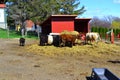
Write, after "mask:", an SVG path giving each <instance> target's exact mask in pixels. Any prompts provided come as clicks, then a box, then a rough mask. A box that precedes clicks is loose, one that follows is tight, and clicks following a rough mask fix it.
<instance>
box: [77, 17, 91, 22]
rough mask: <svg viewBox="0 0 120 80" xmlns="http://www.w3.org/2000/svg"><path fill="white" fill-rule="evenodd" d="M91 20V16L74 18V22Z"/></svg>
mask: <svg viewBox="0 0 120 80" xmlns="http://www.w3.org/2000/svg"><path fill="white" fill-rule="evenodd" d="M90 20H91V18H76V19H75V22H86V21H87V22H88V21H90Z"/></svg>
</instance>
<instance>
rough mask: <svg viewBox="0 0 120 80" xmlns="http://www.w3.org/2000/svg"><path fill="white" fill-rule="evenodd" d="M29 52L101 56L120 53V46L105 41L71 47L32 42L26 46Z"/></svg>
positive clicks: (54, 54)
mask: <svg viewBox="0 0 120 80" xmlns="http://www.w3.org/2000/svg"><path fill="white" fill-rule="evenodd" d="M26 49H27V51H28V52H33V53H36V54H42V55H47V56H64V55H69V56H80V55H90V56H96V57H101V56H103V55H105V56H107V55H111V56H112V55H119V53H120V46H119V45H115V44H106V43H104V42H99V43H93V45H76V46H73V47H72V48H69V47H55V46H39V45H38V44H31V45H29V46H26Z"/></svg>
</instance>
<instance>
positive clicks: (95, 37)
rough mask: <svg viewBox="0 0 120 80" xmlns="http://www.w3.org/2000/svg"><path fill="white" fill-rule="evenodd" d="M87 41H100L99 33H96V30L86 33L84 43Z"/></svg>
mask: <svg viewBox="0 0 120 80" xmlns="http://www.w3.org/2000/svg"><path fill="white" fill-rule="evenodd" d="M88 41H90V43H91V42H92V41H95V42H98V41H101V38H100V35H99V33H97V32H88V33H86V43H88Z"/></svg>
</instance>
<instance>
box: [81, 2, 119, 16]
mask: <svg viewBox="0 0 120 80" xmlns="http://www.w3.org/2000/svg"><path fill="white" fill-rule="evenodd" d="M81 6H85V10H86V12H85V13H83V14H82V15H81V16H80V17H82V18H93V17H95V16H96V17H98V18H103V17H105V16H115V17H120V0H80V6H79V7H81Z"/></svg>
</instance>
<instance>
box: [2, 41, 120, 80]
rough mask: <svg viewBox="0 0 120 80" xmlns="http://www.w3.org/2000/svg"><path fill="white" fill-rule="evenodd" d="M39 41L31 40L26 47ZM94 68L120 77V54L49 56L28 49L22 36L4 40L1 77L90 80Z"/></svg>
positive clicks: (9, 79)
mask: <svg viewBox="0 0 120 80" xmlns="http://www.w3.org/2000/svg"><path fill="white" fill-rule="evenodd" d="M35 42H36V40H29V39H28V40H27V42H26V46H27V45H29V44H32V43H35ZM92 68H108V69H109V70H110V71H111V72H113V73H114V74H115V75H116V76H118V77H120V56H115V55H114V56H108V55H105V56H103V57H99V58H98V57H93V56H88V55H81V56H77V57H72V56H62V57H48V56H44V55H37V54H34V53H30V52H27V51H25V50H24V47H21V46H19V43H18V39H0V80H87V78H86V77H89V76H90V75H91V71H92Z"/></svg>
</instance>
